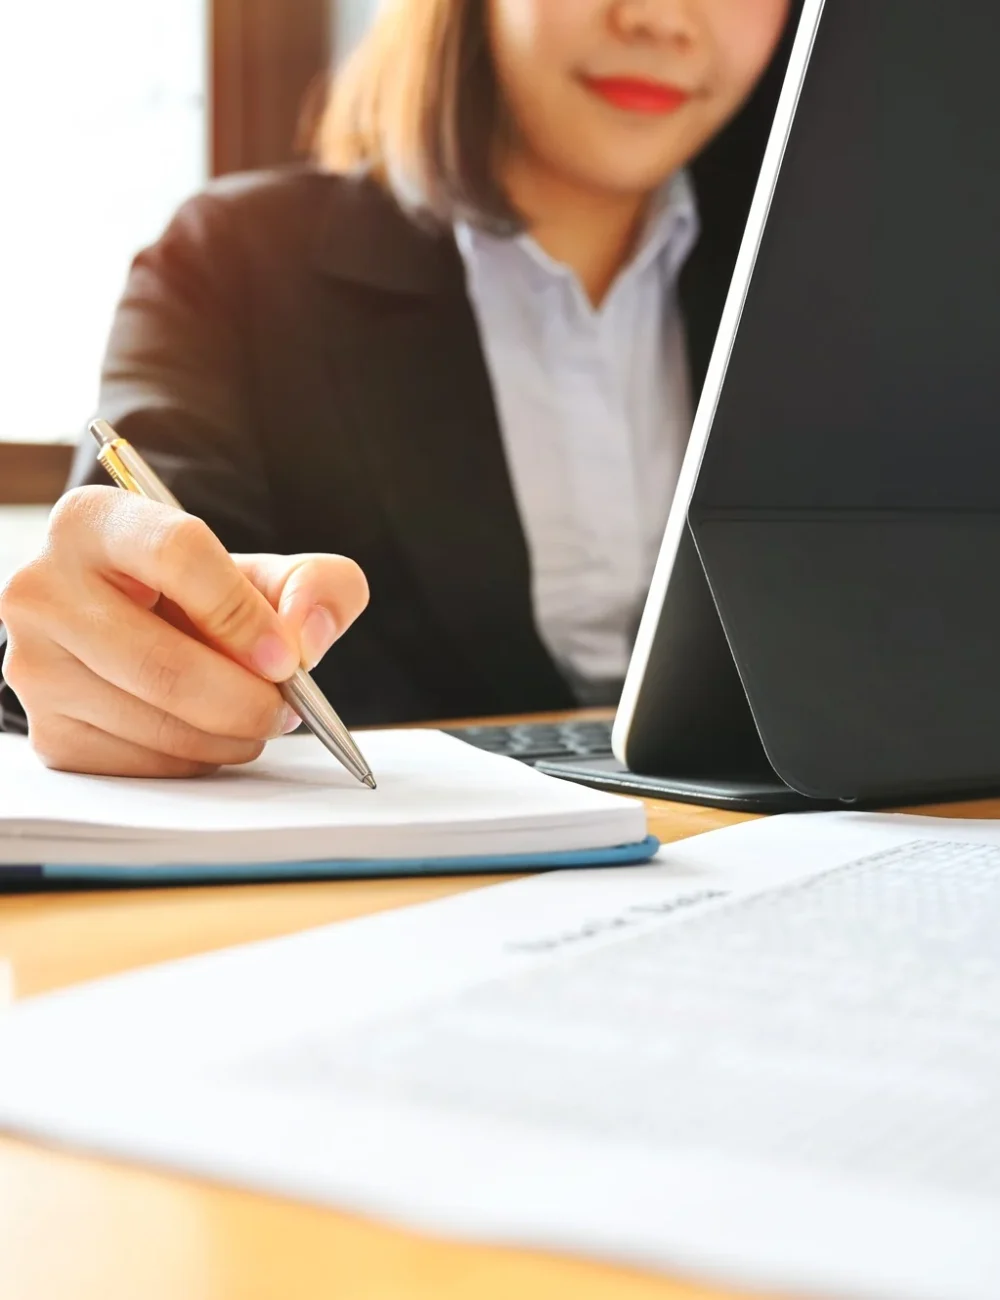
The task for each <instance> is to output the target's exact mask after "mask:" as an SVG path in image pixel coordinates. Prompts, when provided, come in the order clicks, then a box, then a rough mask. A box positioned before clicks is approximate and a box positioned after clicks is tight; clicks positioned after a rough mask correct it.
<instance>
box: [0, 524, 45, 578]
mask: <svg viewBox="0 0 1000 1300" xmlns="http://www.w3.org/2000/svg"><path fill="white" fill-rule="evenodd" d="M48 516H49V507H48V506H0V586H2V585H3V583H4V582H5V581H6V579H7V578H8V577H9V576H10V574H11V573H13V572H14V570H15V569H17V568H20V566H21V565H22V564H24V562H25V561H26V560H29V559H30V558H31V556H32V555H34V554H35V553H36V552H37V551H38V549H39V547H40V546H41V544H42V538H43V537H44V536H45V521H46V520H47V519H48Z"/></svg>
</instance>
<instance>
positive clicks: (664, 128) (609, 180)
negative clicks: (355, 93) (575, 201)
mask: <svg viewBox="0 0 1000 1300" xmlns="http://www.w3.org/2000/svg"><path fill="white" fill-rule="evenodd" d="M790 3H791V0H488V12H489V27H490V41H491V46H492V51H493V57H494V62H495V65H496V69H497V76H498V79H499V83H500V87H501V92H502V94H503V96H504V99H505V101H506V105H507V109H508V112H509V114H510V117H511V118H512V121H513V124H514V129H515V149H516V150H517V152H518V153H519V154H520V161H521V162H522V163H527V164H528V165H530V166H534V167H535V168H537V167H541V168H542V169H544V170H545V171H546V172H548V173H551V174H552V175H553V177H558V179H559V180H560V181H562V182H563V183H568V184H570V185H572V186H575V187H582V188H586V189H590V190H596V191H602V192H609V193H615V194H621V195H626V194H627V195H640V194H646V193H648V192H649V191H651V190H653V189H655V188H656V187H657V186H658V185H659V184H660V183H661V182H662V181H663V180H665V179H666V178H667V177H668V176H669V175H671V173H673V172H674V171H676V170H677V168H678V167H682V166H683V165H684V164H685V163H686V162H688V161H689V160H690V159H691V158H692V157H693V156H694V155H695V154H697V153H698V152H699V150H700V149H701V148H702V146H703V145H705V144H706V143H707V142H708V141H709V140H710V139H711V138H712V137H713V136H714V135H715V134H716V133H717V132H718V131H719V130H720V129H721V128H722V126H723V125H724V124H725V123H726V122H727V121H728V120H729V118H730V117H732V116H733V114H734V113H735V112H736V110H737V109H738V108H739V106H740V105H741V104H742V102H743V101H744V99H746V97H747V95H748V94H749V93H750V91H751V90H752V89H753V87H754V85H755V83H756V82H757V80H758V78H759V77H760V75H761V74H762V73H763V71H764V69H765V68H766V66H767V64H768V62H769V60H770V58H771V55H772V54H773V52H774V49H775V47H776V45H777V43H778V40H779V39H780V36H781V32H782V29H783V27H784V25H785V22H786V20H787V18H788V13H789V7H790Z"/></svg>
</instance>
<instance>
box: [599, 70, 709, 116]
mask: <svg viewBox="0 0 1000 1300" xmlns="http://www.w3.org/2000/svg"><path fill="white" fill-rule="evenodd" d="M583 84H584V85H585V86H586V87H587V89H588V90H590V91H592V92H593V93H594V94H595V95H600V97H601V98H602V99H604V100H606V101H607V102H608V103H609V104H613V105H614V106H615V108H622V109H625V110H626V111H627V112H629V113H676V111H677V110H678V109H679V108H681V107H682V106H683V105H684V104H686V103H687V102H688V100H689V99H690V98H691V96H690V95H689V94H688V92H687V91H686V90H681V89H679V88H678V87H677V86H667V85H664V83H663V82H661V81H643V80H641V79H640V78H638V77H584V78H583Z"/></svg>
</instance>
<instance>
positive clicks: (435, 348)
mask: <svg viewBox="0 0 1000 1300" xmlns="http://www.w3.org/2000/svg"><path fill="white" fill-rule="evenodd" d="M790 7H791V0H572V3H567V2H566V0H400V2H399V3H394V4H391V5H390V6H388V7H387V8H385V9H384V11H383V13H382V15H381V17H380V19H379V20H378V21H377V22H376V24H375V26H374V28H373V30H372V32H371V34H370V36H369V38H368V40H367V41H366V43H365V44H364V46H363V47H362V49H361V50H360V51H359V53H358V54H357V56H356V57H355V59H354V61H353V63H352V64H351V66H350V67H349V68H348V70H347V71H346V72H345V74H344V76H343V78H342V79H341V80H340V82H339V84H338V86H337V88H336V89H335V92H334V95H333V98H332V100H331V104H330V107H329V109H328V112H327V115H326V117H325V119H324V121H323V123H322V127H321V131H320V134H319V139H320V165H318V166H315V167H312V166H310V167H296V168H288V169H282V170H280V171H276V172H270V173H266V174H258V175H249V176H243V177H237V178H229V179H224V180H222V181H219V182H216V183H214V184H213V185H211V186H210V187H209V188H208V190H207V191H206V192H205V193H203V194H202V195H200V196H198V197H196V198H195V199H193V200H191V201H190V202H189V203H187V204H186V205H185V206H184V207H183V208H182V209H181V210H180V212H179V213H178V215H177V216H176V217H175V219H174V221H173V222H172V223H171V225H170V226H169V228H168V230H167V231H166V233H165V234H164V235H163V237H162V238H161V239H160V241H159V242H158V243H157V244H156V245H155V246H154V247H152V248H151V249H149V250H147V251H146V252H144V253H143V254H141V255H140V256H139V257H138V258H137V259H136V262H135V264H134V266H133V269H132V272H131V275H130V278H129V281H128V285H127V288H126V291H125V295H124V298H123V300H122V302H121V305H120V307H119V310H118V314H117V317H116V320H115V323H114V327H113V330H112V334H111V339H110V344H109V348H108V353H107V358H106V362H105V368H104V374H103V383H102V389H101V398H100V409H101V413H102V415H104V416H105V417H106V418H107V419H108V420H110V421H111V423H112V424H113V425H115V426H116V427H117V429H118V430H119V432H120V433H121V434H122V435H123V436H125V437H127V438H128V439H129V440H130V441H132V442H133V443H134V444H135V445H136V446H137V447H139V448H140V450H142V451H143V452H144V453H145V454H146V456H147V457H148V458H149V459H150V461H151V462H152V463H153V464H154V466H155V467H156V468H157V470H158V471H159V472H160V473H161V475H162V476H163V478H164V479H165V480H166V481H167V482H168V484H169V485H170V486H171V487H172V488H173V490H174V492H175V493H176V495H177V496H178V497H179V498H180V500H181V501H183V502H184V504H185V506H186V507H187V509H188V510H189V511H191V512H192V515H194V516H198V517H200V518H192V517H191V516H188V515H179V514H177V512H172V511H170V510H168V509H166V508H164V507H160V506H157V505H155V504H153V503H151V502H147V501H144V500H141V499H136V498H134V497H130V496H129V495H127V494H125V493H122V492H118V491H116V490H114V489H112V488H110V487H108V486H106V480H105V479H104V476H103V474H102V472H101V471H100V470H99V469H97V468H96V467H95V464H94V460H93V455H92V451H91V449H90V448H89V447H86V446H84V447H81V450H80V453H79V455H78V458H77V464H76V469H75V473H74V483H75V484H77V485H88V484H89V485H95V486H82V487H78V489H77V490H76V491H74V492H71V493H69V494H68V495H67V496H66V497H64V498H63V500H62V502H61V503H60V504H59V505H58V506H57V507H56V509H55V511H54V513H53V516H52V522H51V526H50V530H49V536H48V541H47V544H46V546H45V548H44V550H43V552H42V554H41V555H40V556H39V557H38V558H37V559H36V560H35V561H34V562H33V563H31V564H29V565H28V566H27V567H26V568H24V569H23V570H21V571H20V572H19V573H18V574H16V575H15V576H14V578H13V579H12V581H11V582H10V584H9V585H8V587H7V589H6V591H5V593H4V595H3V598H2V603H0V616H2V619H3V622H4V623H5V625H6V628H7V635H8V645H7V651H6V659H5V662H4V674H5V677H6V682H7V687H6V688H5V692H6V698H5V700H4V714H5V718H6V722H7V725H8V726H9V725H17V724H18V722H19V721H20V722H21V725H22V726H23V721H24V719H25V718H26V719H27V722H28V723H29V724H30V734H31V737H32V742H33V744H34V747H35V749H36V750H37V752H38V753H39V754H40V755H41V757H42V758H43V760H44V761H46V762H47V763H49V764H50V765H53V766H56V767H61V768H67V769H75V770H84V771H90V772H114V773H122V774H136V775H165V776H167V775H181V774H190V773H196V772H205V771H210V770H212V769H213V768H215V767H217V766H219V765H221V764H228V763H242V762H246V761H248V760H250V759H252V758H254V757H255V756H256V755H257V754H259V753H260V751H261V748H262V746H263V744H264V742H265V740H266V739H267V738H268V737H270V736H273V735H276V734H279V733H280V732H281V731H282V730H283V729H287V728H288V727H289V726H292V725H294V723H295V719H294V718H293V717H290V716H289V714H288V713H287V712H286V710H285V708H284V706H283V705H282V702H281V698H280V695H279V693H278V691H277V689H276V687H275V686H274V685H273V683H274V682H276V681H280V680H282V679H283V678H284V677H286V676H288V675H289V674H290V673H291V671H292V669H293V667H294V665H295V664H296V663H297V662H298V661H299V660H300V658H301V659H302V660H303V661H304V662H306V663H307V664H308V665H314V664H317V663H318V662H319V661H320V660H321V659H322V660H323V662H322V663H321V664H320V665H319V668H318V670H317V679H318V681H319V682H320V685H321V686H322V687H323V688H324V689H325V690H326V691H327V692H328V693H329V694H330V697H331V699H332V700H333V701H334V703H335V705H336V706H337V708H338V710H340V711H341V712H342V714H343V716H344V718H345V720H346V721H348V722H349V723H353V724H365V723H385V722H397V721H408V720H413V719H427V718H442V717H457V716H461V715H472V714H487V713H502V712H511V711H520V712H527V711H531V710H535V709H541V708H560V707H570V706H572V705H573V704H574V703H575V702H594V701H598V700H606V701H610V700H611V699H613V696H614V692H615V690H616V689H617V686H618V684H619V683H620V679H621V676H622V674H623V672H624V668H625V663H626V660H627V654H628V647H629V643H630V640H631V636H632V634H633V633H634V630H635V625H636V621H637V618H638V614H639V611H640V609H641V602H642V598H643V595H644V592H645V587H646V584H647V583H648V580H649V576H650V573H651V571H652V565H653V561H654V558H655V552H656V547H657V545H658V542H659V537H660V532H661V530H662V527H663V522H664V520H665V518H666V514H667V511H668V509H669V504H670V498H671V494H672V492H673V487H674V483H675V480H676V474H677V470H678V467H679V462H680V457H681V455H682V453H683V447H684V442H685V440H686V437H687V432H688V427H689V422H690V417H691V409H692V403H693V400H694V399H695V397H696V395H697V391H698V389H699V388H700V384H701V378H702V375H703V373H704V369H705V365H706V362H707V354H708V351H709V349H710V347H711V343H712V339H713V336H714V331H715V328H716V323H717V320H718V316H719V312H720V310H721V306H722V300H723V297H724V294H725V290H726V287H727V285H728V281H729V276H730V273H731V270H732V264H733V259H734V257H735V253H736V249H737V246H738V243H739V239H740V237H741V234H742V229H743V223H744V219H745V215H746V210H747V206H748V203H749V199H750V195H751V191H752V187H753V183H754V180H755V177H756V171H757V167H758V165H759V160H760V153H761V150H762V148H763V143H764V140H765V138H766V132H767V129H768V127H769V124H770V116H771V113H772V112H773V105H774V99H775V92H776V88H777V84H778V82H779V80H780V72H781V68H782V65H783V61H784V57H785V53H786V51H785V48H784V46H783V45H782V42H781V37H782V33H783V31H785V29H786V25H787V23H788V19H789V9H790ZM785 44H787V41H786V43H785ZM769 67H770V72H768V71H767V70H768V68H769ZM755 87H756V91H755ZM96 485H100V486H96ZM202 520H203V521H204V523H203V522H201V521H202ZM206 525H207V526H206ZM229 553H232V554H229ZM343 556H350V557H351V559H349V560H348V559H345V558H342V557H343ZM366 578H367V582H366ZM369 583H370V587H371V593H372V596H371V604H370V607H369V608H368V610H367V612H366V613H365V615H364V618H362V619H361V620H360V622H359V623H358V626H357V627H356V628H355V629H353V630H352V631H351V633H350V635H349V636H347V637H344V639H343V640H342V641H340V642H339V643H338V644H337V646H336V648H335V650H334V651H333V653H332V654H330V655H329V656H328V657H326V658H324V655H325V653H326V651H327V650H328V649H329V647H330V645H331V644H332V642H333V641H334V640H336V639H337V638H339V637H340V635H341V634H342V633H344V632H345V630H346V629H347V628H348V626H349V625H350V624H351V623H352V622H353V621H354V619H355V618H356V617H357V616H358V615H359V614H360V612H361V610H362V608H363V607H364V605H365V603H366V600H367V587H368V584H369ZM15 693H16V697H15Z"/></svg>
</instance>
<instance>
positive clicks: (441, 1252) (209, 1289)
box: [0, 801, 1000, 1300]
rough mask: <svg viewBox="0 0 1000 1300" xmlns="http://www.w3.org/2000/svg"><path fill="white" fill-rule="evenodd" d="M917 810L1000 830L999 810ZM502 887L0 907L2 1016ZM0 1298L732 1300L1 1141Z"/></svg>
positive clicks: (94, 899) (149, 897)
mask: <svg viewBox="0 0 1000 1300" xmlns="http://www.w3.org/2000/svg"><path fill="white" fill-rule="evenodd" d="M648 807H649V812H650V825H651V830H652V831H653V832H654V833H655V834H657V835H659V837H660V838H661V839H662V840H663V841H664V842H669V841H673V840H679V839H684V838H686V837H687V836H689V835H694V834H697V833H698V832H699V831H706V830H713V829H715V828H717V827H720V826H728V825H732V824H733V823H735V822H738V821H741V820H744V818H742V817H741V815H740V814H734V813H723V812H717V811H714V810H712V809H705V808H693V807H688V806H685V805H682V804H667V803H649V805H648ZM921 811H923V812H931V811H933V812H938V813H940V814H942V815H950V816H964V817H973V816H977V817H1000V801H991V802H989V803H981V804H965V805H951V806H947V807H943V808H940V809H922V810H921ZM494 879H495V878H494ZM490 883H493V880H491V879H486V878H482V877H479V878H471V879H463V880H404V881H365V882H348V883H335V884H307V885H274V886H243V887H227V888H212V889H183V890H155V891H150V892H130V893H90V894H57V895H48V896H45V895H42V896H21V897H16V896H15V897H8V898H0V999H2V998H4V997H5V996H6V997H29V996H31V995H33V994H36V993H43V992H48V991H49V990H52V989H58V988H62V987H64V986H66V985H69V984H73V983H77V982H79V981H81V980H86V979H94V978H96V977H98V976H101V975H109V974H112V973H113V972H116V971H123V970H130V969H133V968H134V967H137V966H142V965H147V964H149V963H152V962H157V961H164V960H167V959H169V958H174V957H181V956H185V955H188V954H192V953H200V952H208V951H210V950H211V949H214V948H222V947H225V946H227V945H229V944H236V943H242V942H245V941H247V940H251V939H261V938H265V937H270V936H274V935H282V934H290V933H292V932H294V931H296V930H301V929H304V928H307V927H310V926H317V925H323V924H326V923H328V922H331V921H340V920H345V919H347V918H348V917H353V916H364V915H366V914H367V913H370V912H378V911H382V910H385V909H388V908H393V907H402V906H405V905H407V904H409V903H417V902H423V901H425V900H427V899H433V898H442V897H444V896H445V895H446V894H452V893H457V892H459V891H461V890H465V889H478V888H481V887H482V886H483V885H486V884H490ZM5 967H6V969H5ZM0 1297H2V1298H3V1300H306V1298H307V1297H308V1298H309V1300H318V1298H319V1297H322V1298H323V1300H510V1298H511V1297H517V1300H563V1298H565V1300H653V1298H654V1297H655V1298H657V1300H696V1298H699V1297H700V1300H710V1298H714V1300H724V1298H723V1296H722V1293H720V1292H718V1291H713V1290H711V1289H705V1288H700V1287H697V1286H691V1285H685V1284H683V1283H679V1282H671V1281H669V1280H666V1279H663V1278H659V1277H653V1276H648V1275H645V1274H639V1273H635V1272H630V1271H627V1270H622V1269H616V1268H611V1267H605V1266H602V1265H597V1264H591V1263H588V1262H584V1261H579V1260H574V1259H564V1258H558V1257H554V1256H547V1255H540V1254H534V1253H528V1252H520V1251H513V1250H499V1249H496V1248H493V1247H485V1246H469V1245H454V1244H451V1243H447V1242H440V1241H434V1240H431V1239H428V1238H426V1237H421V1236H416V1235H414V1234H412V1233H409V1232H403V1231H400V1230H398V1229H395V1228H388V1227H384V1226H382V1225H381V1224H377V1223H373V1222H370V1221H366V1220H363V1219H360V1218H356V1217H354V1216H351V1215H347V1214H337V1213H333V1212H330V1211H325V1210H319V1209H313V1208H310V1207H305V1206H300V1205H295V1204H290V1203H287V1202H282V1201H280V1200H277V1199H272V1198H269V1197H264V1196H258V1195H252V1194H250V1193H246V1192H240V1191H233V1190H230V1189H228V1188H221V1187H215V1186H210V1185H207V1184H204V1183H199V1182H195V1181H193V1180H189V1179H184V1178H177V1177H168V1176H166V1175H162V1174H157V1173H153V1172H149V1171H147V1170H144V1169H138V1168H130V1167H126V1166H122V1165H116V1164H113V1163H110V1162H107V1161H103V1160H91V1159H83V1158H78V1157H75V1156H69V1155H65V1154H63V1153H61V1152H57V1151H52V1150H47V1149H44V1148H42V1147H40V1146H35V1145H31V1144H27V1143H20V1142H12V1141H5V1140H3V1139H0Z"/></svg>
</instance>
